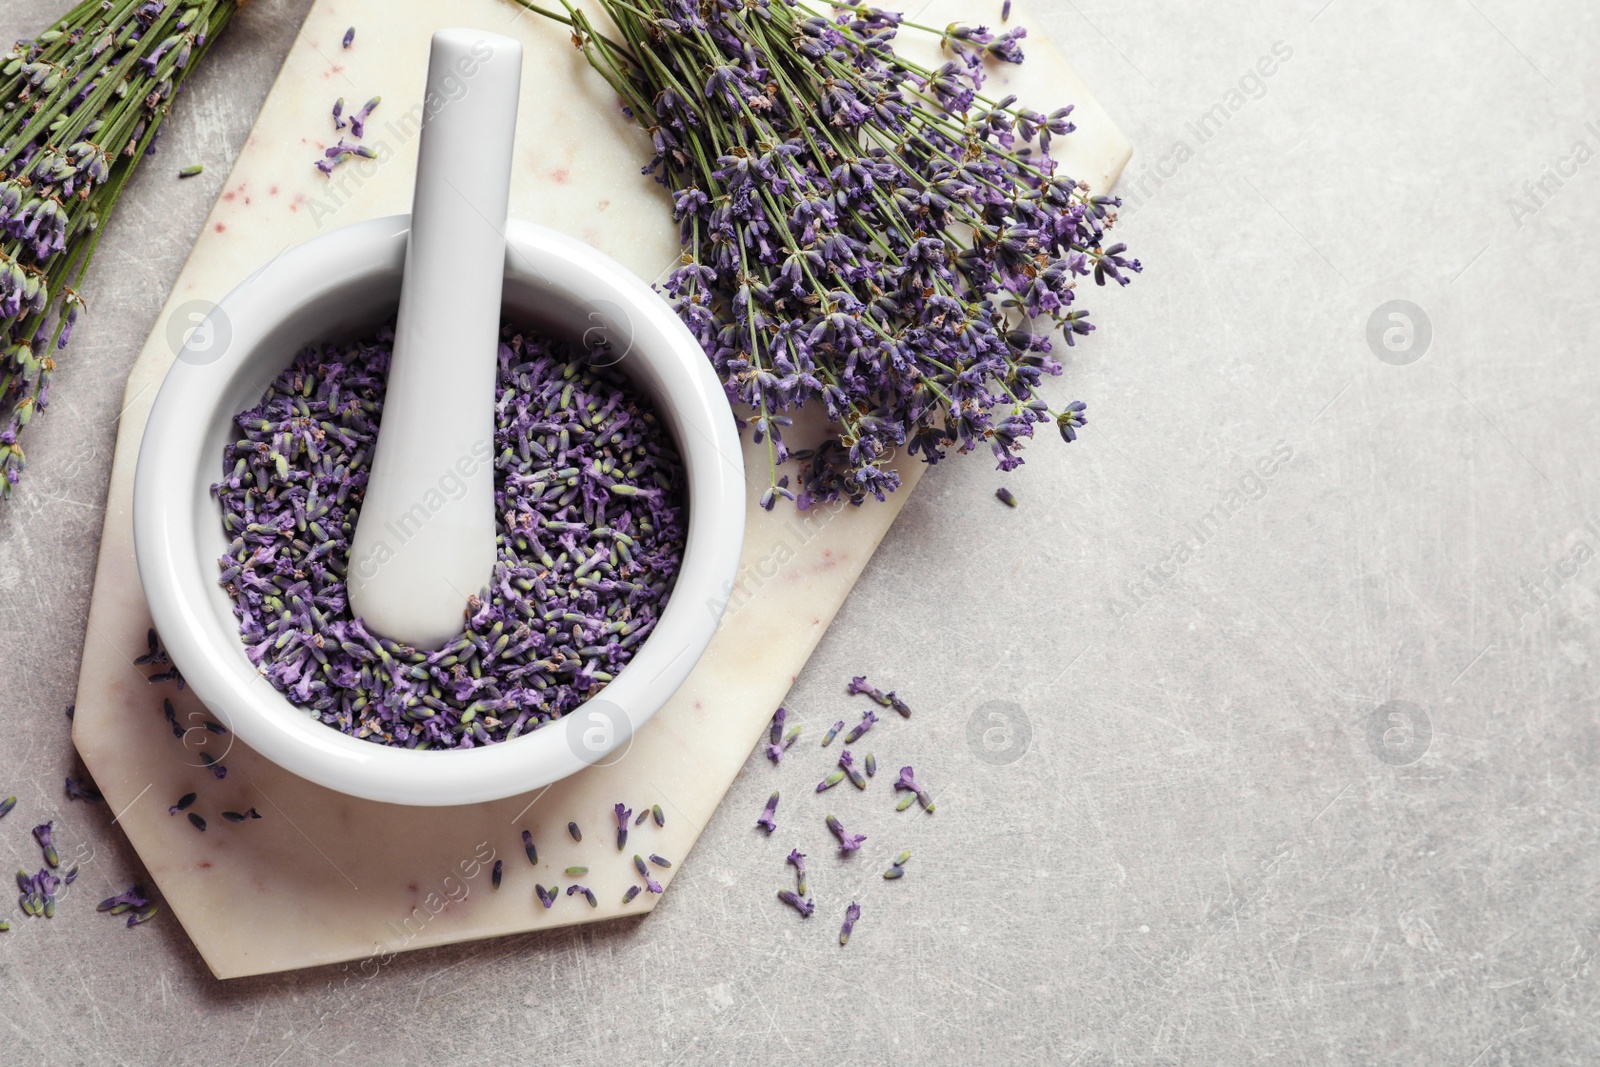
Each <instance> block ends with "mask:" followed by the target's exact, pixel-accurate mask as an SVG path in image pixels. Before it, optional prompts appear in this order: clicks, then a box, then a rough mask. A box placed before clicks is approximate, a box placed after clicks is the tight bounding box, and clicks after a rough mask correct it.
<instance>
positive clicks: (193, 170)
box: [178, 163, 206, 178]
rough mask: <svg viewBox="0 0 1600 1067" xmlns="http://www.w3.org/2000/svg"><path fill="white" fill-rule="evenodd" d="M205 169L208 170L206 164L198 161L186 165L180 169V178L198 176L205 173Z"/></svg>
mask: <svg viewBox="0 0 1600 1067" xmlns="http://www.w3.org/2000/svg"><path fill="white" fill-rule="evenodd" d="M205 170H206V168H205V164H203V163H196V164H194V165H193V166H188V167H184V168H183V169H182V170H180V171H179V172H178V177H180V178H194V177H197V176H198V175H201V174H204V173H205Z"/></svg>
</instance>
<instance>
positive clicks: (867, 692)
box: [845, 674, 911, 719]
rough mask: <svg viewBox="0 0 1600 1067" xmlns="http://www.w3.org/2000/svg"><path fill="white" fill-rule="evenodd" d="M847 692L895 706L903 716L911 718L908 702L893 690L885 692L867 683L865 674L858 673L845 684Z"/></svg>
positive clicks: (886, 705)
mask: <svg viewBox="0 0 1600 1067" xmlns="http://www.w3.org/2000/svg"><path fill="white" fill-rule="evenodd" d="M845 692H847V693H849V694H850V695H851V696H858V695H859V696H865V697H870V698H872V699H873V700H874V701H876V702H877V703H878V704H881V705H882V706H883V707H886V708H893V709H894V710H895V711H897V712H899V713H900V716H901V718H905V719H909V718H911V708H910V707H909V706H908V705H907V704H906V702H905V701H903V700H901V699H900V698H899V697H897V696H895V695H894V692H893V691H890V692H888V693H885V692H883V691H882V690H880V689H876V688H874V687H873V686H871V685H869V684H867V679H866V677H865V676H863V675H859V674H858V675H856V676H855V677H854V678H852V679H850V684H849V685H847V686H845Z"/></svg>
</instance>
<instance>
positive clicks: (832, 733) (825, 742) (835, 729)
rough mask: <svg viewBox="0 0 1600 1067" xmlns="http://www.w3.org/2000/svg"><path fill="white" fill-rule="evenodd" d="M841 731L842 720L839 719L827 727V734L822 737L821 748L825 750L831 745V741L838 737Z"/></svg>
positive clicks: (842, 726) (842, 727)
mask: <svg viewBox="0 0 1600 1067" xmlns="http://www.w3.org/2000/svg"><path fill="white" fill-rule="evenodd" d="M843 729H844V720H843V719H840V720H839V721H838V722H836V723H834V724H833V725H832V726H830V727H828V732H827V733H825V734H823V735H822V747H823V748H827V747H828V746H829V745H831V744H833V739H834V738H835V737H838V736H839V731H840V730H843Z"/></svg>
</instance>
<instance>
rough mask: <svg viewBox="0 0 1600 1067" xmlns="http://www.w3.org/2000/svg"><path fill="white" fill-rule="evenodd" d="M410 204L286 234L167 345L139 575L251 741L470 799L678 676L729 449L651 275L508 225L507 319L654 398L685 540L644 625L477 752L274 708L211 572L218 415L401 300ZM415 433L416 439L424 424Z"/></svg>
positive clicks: (561, 766)
mask: <svg viewBox="0 0 1600 1067" xmlns="http://www.w3.org/2000/svg"><path fill="white" fill-rule="evenodd" d="M408 225H409V217H408V216H405V215H395V216H390V217H388V218H381V219H374V220H372V221H370V222H364V223H360V224H358V225H355V226H350V227H347V228H345V229H342V230H337V231H335V232H332V233H329V234H325V235H323V236H320V237H317V238H315V239H314V240H311V241H308V242H306V243H305V244H303V245H300V246H298V247H295V248H292V249H290V250H289V251H287V252H285V253H284V254H283V255H281V256H280V257H278V258H277V259H275V260H273V261H272V262H271V263H269V264H268V265H267V266H265V267H263V268H262V269H261V270H259V271H257V272H256V273H255V274H253V275H252V276H251V277H249V278H248V279H246V280H245V281H244V282H242V283H241V284H240V285H239V287H238V288H236V289H235V290H234V291H233V292H232V293H230V294H228V296H227V297H225V298H224V299H223V300H222V302H221V303H220V304H219V305H217V307H216V308H215V309H214V310H213V311H212V312H211V314H210V315H209V317H208V318H207V320H206V322H205V323H203V324H202V325H201V326H200V327H199V328H198V329H196V330H195V331H194V332H193V334H192V335H191V336H190V338H189V339H188V341H187V342H186V343H185V345H184V346H183V348H182V350H181V351H180V352H179V353H178V359H177V361H176V362H175V363H174V364H173V365H172V368H171V370H170V371H169V372H168V374H167V377H166V380H165V381H164V382H163V384H162V386H161V390H160V393H159V394H158V395H157V397H156V400H155V404H154V406H153V407H152V409H151V412H150V420H149V424H148V426H147V427H146V430H145V434H144V439H143V441H142V443H141V446H140V451H139V462H138V468H137V473H136V476H135V483H134V500H133V526H134V542H135V549H136V553H137V557H138V565H139V577H140V580H141V581H142V583H143V585H144V592H145V596H146V598H147V599H148V601H149V605H150V612H151V615H152V617H153V618H154V620H155V625H156V629H157V631H158V632H159V633H160V635H161V638H162V641H163V643H164V644H165V646H166V649H167V651H168V653H169V654H170V655H171V656H172V659H173V662H174V664H175V665H176V666H177V667H178V668H179V670H180V671H181V672H182V673H183V677H184V679H185V681H186V682H187V683H188V684H189V686H190V687H191V688H192V689H193V690H194V692H195V695H196V696H198V697H199V698H200V700H201V701H202V702H203V703H204V704H205V705H206V706H207V707H208V708H209V709H210V710H211V711H212V713H213V714H215V715H216V716H217V718H218V719H219V720H220V721H221V722H222V723H223V724H224V725H225V726H227V727H228V728H229V729H230V730H232V731H233V732H234V733H235V734H237V735H238V737H239V739H240V740H241V741H243V742H244V743H245V744H246V745H248V746H249V747H250V748H252V749H253V750H255V751H256V752H258V753H260V754H261V755H262V756H264V757H266V758H267V759H269V760H272V761H273V762H274V763H276V764H278V765H279V766H281V767H283V768H284V769H286V770H288V771H291V772H293V773H294V774H297V775H300V776H301V777H303V778H306V779H309V780H310V781H313V782H316V783H318V784H319V785H323V786H326V787H328V788H330V789H334V790H337V791H339V792H342V793H347V794H350V795H352V796H358V797H365V798H367V799H371V800H378V801H384V802H388V803H394V804H411V805H429V806H439V805H452V804H470V803H477V802H481V801H486V800H494V799H498V798H501V797H506V796H512V795H514V794H517V793H522V792H527V791H529V790H533V789H537V788H539V787H541V786H544V785H547V784H549V783H550V782H553V781H556V780H558V779H560V778H564V777H566V776H567V775H569V774H572V773H573V772H575V771H578V770H581V769H583V768H584V767H585V766H588V765H590V764H593V763H598V762H609V761H612V760H614V759H617V758H620V755H619V754H620V753H622V752H625V751H626V747H627V745H628V744H629V743H630V742H631V739H632V737H633V733H634V732H635V731H636V730H638V729H639V728H640V727H641V726H643V725H644V723H645V722H646V720H648V719H649V718H650V717H651V716H652V715H654V714H655V712H656V711H657V710H659V709H660V708H661V706H662V705H663V704H664V703H665V702H666V701H667V699H668V698H669V697H670V696H671V695H672V694H673V693H674V692H675V691H676V690H677V688H678V687H679V686H680V685H681V684H682V683H683V680H684V679H685V678H686V677H687V676H688V675H689V672H690V670H691V669H692V668H693V667H694V665H695V663H696V661H697V660H698V659H699V657H700V655H701V653H702V652H704V651H705V648H706V645H707V644H708V643H709V642H710V640H711V636H712V634H713V633H714V632H715V630H716V627H717V624H718V622H719V617H720V612H719V611H718V610H717V609H716V607H715V605H718V604H721V603H723V602H724V601H725V599H726V595H727V590H728V589H730V588H731V587H732V582H733V580H734V577H735V574H736V571H737V567H738V562H739V553H740V549H741V547H742V543H743V538H744V515H745V484H744V463H743V458H742V454H741V452H740V448H739V441H738V432H737V429H736V427H735V423H734V419H733V413H732V411H731V409H730V407H729V405H728V402H727V399H726V397H725V396H724V394H723V390H722V385H721V383H720V382H719V381H718V379H717V377H716V375H715V373H714V372H713V371H712V369H711V366H710V363H709V362H708V361H707V360H706V358H705V355H704V353H703V352H702V351H701V349H700V346H699V344H698V343H697V342H696V341H695V339H694V338H693V336H692V335H690V333H689V332H688V330H687V329H686V328H685V327H684V326H683V324H682V323H681V322H680V321H679V320H678V318H677V316H676V315H675V314H674V313H673V312H672V310H671V309H670V308H669V307H668V306H667V305H666V303H665V302H664V301H663V300H662V299H661V298H660V297H659V296H658V295H657V294H656V293H654V292H653V291H652V290H651V289H650V288H649V286H647V285H646V284H644V283H643V282H642V281H640V280H639V279H638V278H637V277H636V276H635V275H633V274H631V273H630V272H628V271H627V270H626V269H625V268H623V267H622V266H620V265H619V264H617V263H616V262H615V261H613V260H611V259H609V258H608V257H606V256H604V255H602V254H601V253H599V252H597V251H595V250H594V249H592V248H590V247H589V246H588V245H585V244H583V243H581V242H579V241H576V240H573V239H572V238H569V237H566V236H564V235H562V234H559V233H556V232H554V231H551V230H547V229H544V228H542V227H538V226H533V225H530V224H527V223H520V222H512V223H510V224H509V225H508V227H507V229H506V244H507V255H506V275H505V295H504V308H505V317H506V318H507V319H509V320H511V321H513V322H516V323H518V324H526V325H527V326H529V327H532V328H538V329H542V330H544V331H546V332H547V333H549V334H551V335H553V336H558V337H566V338H569V339H573V340H579V339H581V338H583V337H584V335H585V334H586V333H588V334H589V335H590V337H591V338H592V337H593V331H595V330H597V329H599V330H603V331H605V333H606V335H607V336H608V338H609V339H610V340H611V342H612V345H613V351H614V352H616V353H618V354H620V358H619V359H618V362H617V366H618V368H619V369H620V370H622V371H624V372H625V373H626V374H627V376H628V377H629V378H630V380H631V381H632V382H633V384H634V386H635V387H636V388H638V389H639V390H640V392H642V393H643V394H644V395H645V396H646V397H648V398H649V399H650V400H651V401H652V402H653V403H654V405H655V408H656V411H657V412H658V414H659V415H660V417H661V419H662V422H663V423H664V424H665V425H666V427H667V428H668V430H669V431H670V432H671V434H672V436H673V438H674V440H675V441H676V443H677V446H678V450H679V452H680V454H681V455H682V457H683V461H684V466H685V470H686V473H687V482H688V516H689V521H688V537H687V543H686V546H685V551H684V559H683V567H682V570H681V572H680V574H679V576H678V580H677V584H676V586H675V588H674V591H673V593H672V596H671V597H670V598H669V600H668V602H667V604H666V607H665V609H664V611H663V613H662V615H661V619H660V621H659V622H658V624H657V626H656V629H655V630H654V632H653V633H652V634H651V635H650V636H649V637H648V638H646V639H645V641H644V642H642V643H641V644H640V646H639V648H638V650H637V652H636V654H635V656H634V658H633V659H632V661H631V662H629V663H628V665H627V666H626V667H625V668H624V669H623V670H622V671H620V672H619V673H618V675H617V677H616V678H615V679H614V680H613V681H612V682H611V683H610V684H609V685H607V686H606V688H605V689H604V690H603V692H602V693H601V694H600V695H598V696H597V697H595V698H594V699H591V700H590V701H588V702H587V703H585V704H584V705H582V706H581V707H579V708H577V709H576V710H574V711H573V712H572V713H571V714H569V715H568V716H567V717H566V718H564V719H562V720H560V721H557V722H554V723H551V724H549V725H546V726H544V727H542V728H540V729H537V730H534V731H532V732H530V733H527V734H524V735H522V736H521V737H518V738H515V739H513V740H510V741H504V742H500V743H498V744H493V745H487V746H483V747H480V748H474V749H468V750H465V751H462V750H438V751H423V752H418V751H414V750H407V749H403V748H393V747H388V746H385V745H382V744H378V743H374V742H372V741H366V740H360V739H357V738H354V737H350V736H347V735H346V734H343V733H341V732H340V731H338V730H337V729H334V728H332V727H330V726H327V725H325V724H323V723H322V722H320V721H318V720H317V719H315V718H313V717H312V716H311V715H310V713H308V712H306V711H303V710H301V709H299V708H297V707H295V706H294V705H293V704H291V703H290V702H289V701H288V700H287V699H286V698H285V697H284V696H283V695H282V694H280V693H279V692H278V691H277V690H276V689H274V688H273V687H272V686H271V684H269V683H268V682H267V680H266V679H265V678H264V677H262V676H261V675H260V674H259V673H258V672H257V670H256V668H255V667H254V666H253V665H252V664H251V663H250V661H249V659H248V658H247V657H246V655H245V647H244V643H243V641H242V640H241V639H240V636H239V627H238V622H237V620H236V619H235V617H234V614H233V604H232V601H231V600H230V599H229V597H228V595H227V593H226V592H225V591H224V590H223V588H222V587H221V586H220V585H219V584H218V576H219V574H220V568H219V565H218V559H219V558H220V557H221V556H222V555H223V554H224V552H225V550H226V548H227V544H228V537H227V536H226V534H225V533H224V531H223V527H222V516H221V509H220V507H219V505H218V503H217V501H216V500H215V499H214V498H213V497H212V495H211V492H210V487H211V485H212V484H213V483H214V482H216V481H218V480H219V479H220V478H221V476H222V474H223V470H222V455H223V446H224V445H225V444H226V443H228V442H230V441H232V440H234V439H235V438H236V433H235V431H234V426H233V417H234V415H235V414H237V413H238V412H239V411H242V410H244V409H245V408H248V407H251V406H254V405H255V404H256V403H257V402H258V401H259V400H260V397H261V394H262V393H263V391H264V390H265V389H266V387H267V385H268V384H269V383H270V382H271V381H272V380H273V379H274V378H276V377H277V376H278V374H280V373H281V372H282V371H283V369H284V368H285V367H287V366H288V365H289V363H290V362H291V361H292V360H293V359H294V357H295V356H296V355H297V354H298V353H299V352H300V351H301V350H302V349H303V348H304V347H305V346H306V345H308V344H315V343H319V342H323V341H339V340H346V339H354V338H357V337H361V336H365V335H370V334H371V332H372V331H373V330H375V329H376V328H377V327H379V326H380V325H383V324H385V323H388V322H390V321H392V319H393V316H394V313H395V309H396V307H397V305H398V302H399V295H400V281H401V272H402V268H403V265H404V261H405V249H406V234H407V228H408ZM418 432H420V433H426V432H427V428H426V427H419V430H418Z"/></svg>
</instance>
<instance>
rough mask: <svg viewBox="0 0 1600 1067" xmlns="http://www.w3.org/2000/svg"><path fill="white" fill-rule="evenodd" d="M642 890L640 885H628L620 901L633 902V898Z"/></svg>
mask: <svg viewBox="0 0 1600 1067" xmlns="http://www.w3.org/2000/svg"><path fill="white" fill-rule="evenodd" d="M643 891H644V890H643V889H642V888H641V887H640V886H636V885H630V886H629V887H628V891H627V892H626V893H624V894H622V902H623V903H624V904H631V903H633V898H634V897H636V896H638V895H639V894H640V893H641V892H643Z"/></svg>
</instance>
